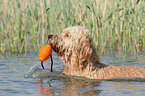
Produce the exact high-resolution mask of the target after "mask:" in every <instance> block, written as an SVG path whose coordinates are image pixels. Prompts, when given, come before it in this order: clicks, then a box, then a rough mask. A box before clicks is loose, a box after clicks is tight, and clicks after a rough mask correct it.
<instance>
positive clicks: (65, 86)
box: [37, 77, 102, 96]
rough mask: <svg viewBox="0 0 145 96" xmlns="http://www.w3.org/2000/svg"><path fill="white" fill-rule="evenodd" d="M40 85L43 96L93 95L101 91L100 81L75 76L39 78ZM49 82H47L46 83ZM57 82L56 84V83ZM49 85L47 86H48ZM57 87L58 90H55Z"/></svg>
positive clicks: (40, 92)
mask: <svg viewBox="0 0 145 96" xmlns="http://www.w3.org/2000/svg"><path fill="white" fill-rule="evenodd" d="M38 82H39V85H37V87H38V88H39V89H40V91H39V94H42V95H43V96H49V95H54V94H55V95H58V94H59V95H67V96H70V94H71V96H80V95H81V96H82V95H85V96H92V95H97V94H99V93H101V91H102V90H99V89H98V87H99V86H100V81H96V80H90V79H86V78H83V79H82V78H81V79H80V78H74V77H66V78H61V77H53V78H48V79H47V80H46V79H42V80H38ZM45 83H47V84H45ZM54 83H55V84H54ZM46 85H47V86H46ZM54 89H57V90H58V91H57V92H54Z"/></svg>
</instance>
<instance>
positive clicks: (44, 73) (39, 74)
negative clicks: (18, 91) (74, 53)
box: [24, 61, 66, 78]
mask: <svg viewBox="0 0 145 96" xmlns="http://www.w3.org/2000/svg"><path fill="white" fill-rule="evenodd" d="M38 65H40V61H39V62H38V63H36V64H35V65H34V66H32V67H31V68H30V70H29V71H28V72H27V74H25V76H24V77H25V78H48V77H52V76H58V77H60V76H61V77H64V76H65V77H66V75H62V74H60V73H52V72H50V71H48V70H44V69H41V68H39V66H38Z"/></svg>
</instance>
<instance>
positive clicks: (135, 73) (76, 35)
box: [48, 26, 145, 79]
mask: <svg viewBox="0 0 145 96" xmlns="http://www.w3.org/2000/svg"><path fill="white" fill-rule="evenodd" d="M48 43H49V44H52V48H53V50H54V51H55V52H56V53H57V54H58V56H60V57H61V58H62V59H63V63H64V65H65V68H64V69H63V70H62V73H64V74H66V75H74V76H82V77H87V78H92V79H113V78H132V77H137V78H145V68H141V67H136V66H113V65H110V66H107V65H105V64H102V63H100V61H99V57H98V55H97V52H96V48H95V46H94V44H93V38H92V36H91V34H90V32H89V30H87V29H85V28H84V27H82V26H72V27H69V28H66V29H64V30H63V32H62V33H61V34H51V35H49V36H48Z"/></svg>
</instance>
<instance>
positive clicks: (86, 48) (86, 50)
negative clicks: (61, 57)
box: [79, 38, 92, 64]
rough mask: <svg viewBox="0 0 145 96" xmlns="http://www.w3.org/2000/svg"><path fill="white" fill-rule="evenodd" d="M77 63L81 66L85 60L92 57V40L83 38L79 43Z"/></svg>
mask: <svg viewBox="0 0 145 96" xmlns="http://www.w3.org/2000/svg"><path fill="white" fill-rule="evenodd" d="M79 55H80V56H79V63H80V64H83V62H84V61H85V60H87V59H88V58H90V57H91V55H92V40H91V39H90V38H85V40H83V41H82V42H81V45H80V51H79Z"/></svg>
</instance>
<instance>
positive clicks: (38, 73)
mask: <svg viewBox="0 0 145 96" xmlns="http://www.w3.org/2000/svg"><path fill="white" fill-rule="evenodd" d="M38 65H40V61H39V62H37V63H36V64H35V65H34V66H32V67H31V68H30V70H29V71H28V72H27V74H26V75H25V76H24V77H25V78H50V77H71V78H77V77H76V76H68V75H64V74H61V73H52V72H50V71H48V70H43V69H41V68H39V67H40V66H38ZM80 79H83V78H81V77H80ZM84 79H86V80H88V78H84ZM92 80H97V81H98V80H99V81H119V82H121V81H137V82H145V78H116V79H106V80H104V79H103V80H101V79H92Z"/></svg>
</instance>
